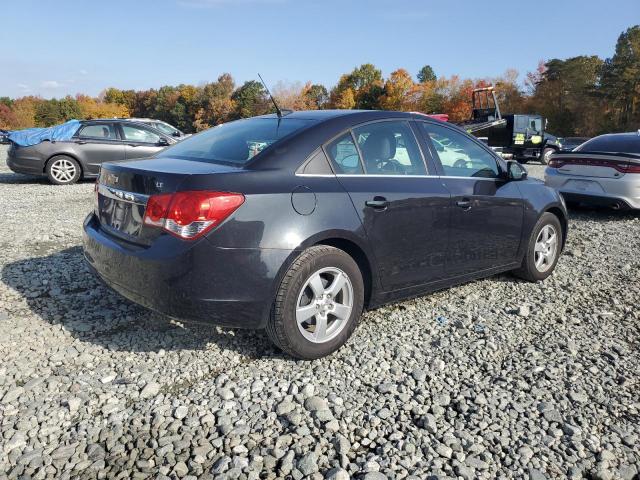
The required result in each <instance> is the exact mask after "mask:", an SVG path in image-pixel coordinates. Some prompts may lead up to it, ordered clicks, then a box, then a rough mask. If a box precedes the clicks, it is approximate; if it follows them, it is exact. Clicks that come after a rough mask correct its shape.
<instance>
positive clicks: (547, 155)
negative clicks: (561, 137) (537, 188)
mask: <svg viewBox="0 0 640 480" xmlns="http://www.w3.org/2000/svg"><path fill="white" fill-rule="evenodd" d="M554 153H556V150H555V148H551V147H547V148H545V149H543V150H542V154H541V155H540V163H542V164H543V165H547V164H548V163H549V160H551V155H553V154H554Z"/></svg>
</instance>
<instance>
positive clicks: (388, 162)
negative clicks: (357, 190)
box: [353, 121, 427, 175]
mask: <svg viewBox="0 0 640 480" xmlns="http://www.w3.org/2000/svg"><path fill="white" fill-rule="evenodd" d="M353 134H354V136H355V137H356V140H357V141H358V147H359V148H360V152H361V153H362V160H363V163H364V167H365V170H366V173H367V174H368V175H425V174H426V173H427V170H426V167H425V165H424V161H423V160H422V155H421V154H420V149H419V147H418V143H417V142H416V139H415V136H414V135H413V131H412V130H411V127H410V126H409V124H408V123H407V122H403V121H392V122H377V123H370V124H367V125H363V126H362V127H358V128H355V129H354V130H353Z"/></svg>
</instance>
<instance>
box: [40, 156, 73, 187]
mask: <svg viewBox="0 0 640 480" xmlns="http://www.w3.org/2000/svg"><path fill="white" fill-rule="evenodd" d="M46 172H47V178H48V179H49V181H50V182H51V183H53V184H54V185H70V184H72V183H76V182H77V181H78V179H79V178H80V175H81V174H82V170H81V168H80V164H79V163H78V162H77V161H76V160H75V159H73V158H71V157H67V156H66V155H57V156H55V157H53V158H52V159H51V160H49V162H48V163H47V168H46Z"/></svg>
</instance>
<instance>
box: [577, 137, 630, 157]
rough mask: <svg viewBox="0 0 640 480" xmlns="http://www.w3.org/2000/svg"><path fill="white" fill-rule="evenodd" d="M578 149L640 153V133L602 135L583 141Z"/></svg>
mask: <svg viewBox="0 0 640 480" xmlns="http://www.w3.org/2000/svg"><path fill="white" fill-rule="evenodd" d="M576 151H580V152H609V153H640V135H636V134H632V135H602V136H600V137H595V138H592V139H591V140H589V141H587V142H585V143H583V144H582V145H580V146H579V147H578V148H577V149H576Z"/></svg>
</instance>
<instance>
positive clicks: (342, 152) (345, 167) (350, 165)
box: [327, 132, 364, 175]
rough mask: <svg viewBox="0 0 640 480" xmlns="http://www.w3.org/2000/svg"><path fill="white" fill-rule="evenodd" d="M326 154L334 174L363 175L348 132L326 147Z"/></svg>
mask: <svg viewBox="0 0 640 480" xmlns="http://www.w3.org/2000/svg"><path fill="white" fill-rule="evenodd" d="M327 153H328V154H329V158H330V159H331V163H332V164H333V168H334V169H335V171H336V173H342V174H352V175H358V174H362V173H364V172H363V170H362V164H361V163H360V156H359V155H358V149H357V148H356V144H355V143H354V142H353V137H352V136H351V133H350V132H347V133H345V134H344V135H342V136H340V137H338V138H336V139H335V140H334V141H333V142H331V143H330V144H329V145H327Z"/></svg>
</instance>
